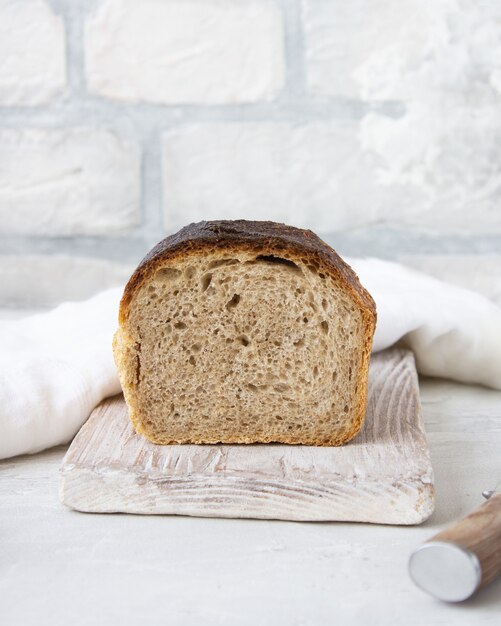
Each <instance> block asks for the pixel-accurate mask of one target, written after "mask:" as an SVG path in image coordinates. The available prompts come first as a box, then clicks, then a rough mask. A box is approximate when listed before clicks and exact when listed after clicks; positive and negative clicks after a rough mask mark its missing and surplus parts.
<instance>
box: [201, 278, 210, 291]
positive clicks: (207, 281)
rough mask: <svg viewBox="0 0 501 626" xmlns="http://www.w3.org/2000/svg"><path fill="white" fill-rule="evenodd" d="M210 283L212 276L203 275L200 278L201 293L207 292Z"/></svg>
mask: <svg viewBox="0 0 501 626" xmlns="http://www.w3.org/2000/svg"><path fill="white" fill-rule="evenodd" d="M211 281H212V274H204V276H202V291H207V289H208V287H209V285H210V284H211Z"/></svg>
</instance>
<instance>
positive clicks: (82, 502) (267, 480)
mask: <svg viewBox="0 0 501 626" xmlns="http://www.w3.org/2000/svg"><path fill="white" fill-rule="evenodd" d="M60 496H61V500H62V502H63V503H64V504H66V505H67V506H68V507H71V508H73V509H77V510H79V511H86V512H102V513H105V512H110V513H111V512H126V513H144V514H178V515H194V516H204V517H241V518H245V517H247V518H259V519H284V520H296V521H301V520H304V521H306V520H309V521H357V522H374V523H381V524H418V523H420V522H422V521H424V520H425V519H426V518H427V517H429V515H431V513H432V511H433V505H434V499H433V473H432V468H431V463H430V457H429V451H428V444H427V440H426V436H425V433H424V429H423V424H422V420H421V414H420V404H419V391H418V383H417V374H416V370H415V365H414V358H413V355H412V353H410V352H408V351H405V350H397V349H392V350H387V351H385V352H382V353H379V354H376V355H374V356H373V358H372V362H371V368H370V373H369V400H368V409H367V417H366V420H365V423H364V426H363V428H362V430H361V432H360V434H359V435H358V436H357V437H356V438H355V439H354V440H352V441H351V442H350V443H348V444H346V445H345V446H341V447H337V448H332V447H331V448H329V447H314V446H288V445H278V444H277V445H270V444H263V445H259V444H258V445H256V444H254V445H199V446H196V445H173V446H158V445H155V444H152V443H151V442H149V441H148V440H146V439H144V438H143V437H141V436H138V435H137V434H136V433H135V432H134V430H133V428H132V425H131V424H130V422H129V420H128V417H127V407H126V405H125V403H124V401H123V398H122V396H116V397H114V398H110V399H108V400H105V401H104V402H103V403H102V404H101V405H99V406H98V407H97V408H96V409H95V411H94V412H93V413H92V415H91V417H90V418H89V420H88V422H87V423H86V424H85V425H84V426H83V427H82V429H81V430H80V432H79V433H78V435H77V436H76V437H75V439H74V441H73V443H72V444H71V446H70V448H69V450H68V452H67V454H66V456H65V458H64V461H63V464H62V468H61V483H60Z"/></svg>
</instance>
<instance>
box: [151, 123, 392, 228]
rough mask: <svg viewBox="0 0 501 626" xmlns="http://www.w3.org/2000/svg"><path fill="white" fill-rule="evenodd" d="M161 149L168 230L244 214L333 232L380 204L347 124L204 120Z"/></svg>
mask: <svg viewBox="0 0 501 626" xmlns="http://www.w3.org/2000/svg"><path fill="white" fill-rule="evenodd" d="M163 151H164V160H163V173H164V188H165V190H166V193H165V224H166V227H168V228H169V229H171V228H178V227H180V226H182V225H183V224H185V223H186V221H187V220H195V221H197V220H201V219H216V218H226V219H237V218H239V217H241V216H242V215H244V216H248V217H249V218H250V219H274V220H277V221H282V222H289V223H291V224H296V225H297V226H302V227H307V226H309V225H311V224H314V225H315V228H316V229H317V230H319V231H320V232H333V231H335V230H344V229H350V228H356V227H358V226H361V225H364V224H366V223H367V222H370V221H371V220H372V219H374V218H375V217H377V216H378V214H379V213H380V212H381V210H382V207H381V197H380V195H378V194H379V192H378V189H377V186H376V183H375V179H374V163H373V160H372V159H371V158H370V156H367V155H363V154H362V153H361V151H360V147H359V143H358V140H357V125H356V124H354V123H350V122H343V123H329V124H327V123H312V124H302V125H292V124H285V123H274V124H270V123H266V124H263V123H247V124H242V123H231V124H203V125H197V126H190V127H184V128H182V129H178V130H175V131H171V132H169V133H166V134H165V135H164V139H163ZM360 181H363V186H362V185H360ZM368 197H370V198H371V203H370V205H367V204H366V199H367V198H368Z"/></svg>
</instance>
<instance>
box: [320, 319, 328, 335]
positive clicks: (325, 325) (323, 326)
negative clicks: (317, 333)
mask: <svg viewBox="0 0 501 626" xmlns="http://www.w3.org/2000/svg"><path fill="white" fill-rule="evenodd" d="M320 328H321V329H322V331H323V332H324V333H325V334H326V335H327V333H328V332H329V322H326V321H325V320H324V321H323V322H320Z"/></svg>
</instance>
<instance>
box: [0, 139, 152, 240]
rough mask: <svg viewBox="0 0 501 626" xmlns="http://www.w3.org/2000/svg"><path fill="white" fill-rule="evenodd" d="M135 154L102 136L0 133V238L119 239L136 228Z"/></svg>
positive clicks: (134, 149) (121, 142) (122, 143)
mask: <svg viewBox="0 0 501 626" xmlns="http://www.w3.org/2000/svg"><path fill="white" fill-rule="evenodd" d="M139 158H140V156H139V151H138V148H137V147H136V146H134V145H132V144H130V143H128V142H126V141H124V140H123V139H120V138H119V137H117V136H116V135H114V134H113V133H110V132H108V131H96V130H94V131H89V130H88V129H72V130H31V129H30V130H2V131H0V234H2V235H13V234H16V235H19V234H21V235H93V234H101V235H102V234H113V233H122V232H124V231H127V230H130V229H131V228H133V227H134V226H138V225H139V222H140V208H139V198H140V178H139V175H140V171H139V167H140V163H139Z"/></svg>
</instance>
